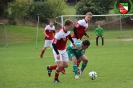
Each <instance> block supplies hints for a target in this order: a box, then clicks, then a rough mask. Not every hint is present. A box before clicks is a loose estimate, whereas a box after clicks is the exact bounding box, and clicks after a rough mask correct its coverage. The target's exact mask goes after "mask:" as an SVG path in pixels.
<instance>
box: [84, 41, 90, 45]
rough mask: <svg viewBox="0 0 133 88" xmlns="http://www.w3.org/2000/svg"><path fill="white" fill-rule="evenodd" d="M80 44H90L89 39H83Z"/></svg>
mask: <svg viewBox="0 0 133 88" xmlns="http://www.w3.org/2000/svg"><path fill="white" fill-rule="evenodd" d="M82 44H83V45H84V46H89V45H90V41H89V40H84V41H83V42H82Z"/></svg>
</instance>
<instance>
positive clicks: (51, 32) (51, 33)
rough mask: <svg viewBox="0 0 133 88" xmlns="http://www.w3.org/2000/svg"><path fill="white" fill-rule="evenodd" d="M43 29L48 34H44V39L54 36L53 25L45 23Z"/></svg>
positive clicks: (50, 38)
mask: <svg viewBox="0 0 133 88" xmlns="http://www.w3.org/2000/svg"><path fill="white" fill-rule="evenodd" d="M44 31H45V33H46V34H47V35H48V36H49V37H47V36H45V40H52V39H53V38H54V33H55V26H52V27H51V26H50V25H47V26H46V27H45V30H44Z"/></svg>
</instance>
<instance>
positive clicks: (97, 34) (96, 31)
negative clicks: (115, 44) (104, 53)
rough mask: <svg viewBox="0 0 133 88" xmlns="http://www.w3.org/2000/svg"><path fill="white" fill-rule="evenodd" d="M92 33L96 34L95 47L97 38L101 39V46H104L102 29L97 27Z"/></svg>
mask: <svg viewBox="0 0 133 88" xmlns="http://www.w3.org/2000/svg"><path fill="white" fill-rule="evenodd" d="M94 32H95V34H96V46H98V39H99V37H101V39H102V46H103V45H104V36H103V32H104V31H103V28H101V27H100V25H98V28H96V29H95V31H94Z"/></svg>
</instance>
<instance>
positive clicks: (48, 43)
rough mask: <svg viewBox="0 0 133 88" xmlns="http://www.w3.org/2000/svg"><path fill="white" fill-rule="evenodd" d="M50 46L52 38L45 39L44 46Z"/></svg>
mask: <svg viewBox="0 0 133 88" xmlns="http://www.w3.org/2000/svg"><path fill="white" fill-rule="evenodd" d="M48 46H50V47H51V48H52V40H45V43H44V47H48Z"/></svg>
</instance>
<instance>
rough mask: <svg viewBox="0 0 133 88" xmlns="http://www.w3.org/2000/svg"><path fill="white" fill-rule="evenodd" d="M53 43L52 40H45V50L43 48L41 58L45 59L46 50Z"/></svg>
mask: <svg viewBox="0 0 133 88" xmlns="http://www.w3.org/2000/svg"><path fill="white" fill-rule="evenodd" d="M51 41H52V40H45V44H44V48H43V49H42V51H41V54H40V58H43V54H44V53H45V50H46V49H47V47H48V46H50V44H51V43H52V42H51Z"/></svg>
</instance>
